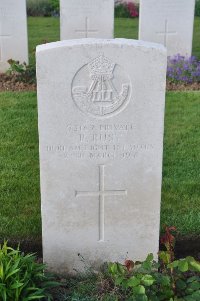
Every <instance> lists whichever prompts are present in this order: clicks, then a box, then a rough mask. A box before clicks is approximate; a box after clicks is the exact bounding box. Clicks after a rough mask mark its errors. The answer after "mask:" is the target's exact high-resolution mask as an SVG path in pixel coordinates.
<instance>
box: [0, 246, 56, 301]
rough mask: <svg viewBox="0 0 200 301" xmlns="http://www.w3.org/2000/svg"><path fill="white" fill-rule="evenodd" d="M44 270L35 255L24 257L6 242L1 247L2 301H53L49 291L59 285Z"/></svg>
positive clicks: (0, 291) (0, 293)
mask: <svg viewBox="0 0 200 301" xmlns="http://www.w3.org/2000/svg"><path fill="white" fill-rule="evenodd" d="M44 269H45V265H43V264H41V263H37V262H36V257H35V255H34V254H28V255H24V254H23V253H21V252H20V251H19V249H17V250H14V249H12V248H10V247H8V246H7V243H6V242H5V243H4V244H3V245H2V246H0V300H2V301H29V300H48V301H50V300H52V295H51V293H50V291H49V289H51V288H53V287H56V286H58V285H59V284H58V283H57V282H55V281H54V279H53V277H52V276H51V275H49V274H45V273H44Z"/></svg>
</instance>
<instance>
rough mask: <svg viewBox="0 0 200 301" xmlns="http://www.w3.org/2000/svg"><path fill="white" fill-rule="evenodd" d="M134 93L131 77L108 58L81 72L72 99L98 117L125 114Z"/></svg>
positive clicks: (75, 77)
mask: <svg viewBox="0 0 200 301" xmlns="http://www.w3.org/2000/svg"><path fill="white" fill-rule="evenodd" d="M130 94H131V84H130V80H129V77H128V76H127V75H126V74H125V72H124V71H123V69H122V68H121V67H120V66H119V65H117V64H114V63H112V62H111V61H110V60H109V59H108V58H107V57H105V56H104V55H100V56H99V57H97V58H96V59H94V60H93V61H91V62H90V63H88V64H86V65H84V66H83V67H82V68H81V69H79V70H78V72H77V73H76V74H75V76H74V79H73V81H72V97H73V100H74V102H75V103H76V105H77V107H78V108H79V109H80V110H81V111H82V112H84V113H87V114H90V115H92V116H95V117H106V116H112V115H113V113H119V112H121V111H122V110H123V109H124V108H125V106H126V105H127V103H128V101H129V99H130Z"/></svg>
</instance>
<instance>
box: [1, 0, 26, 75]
mask: <svg viewBox="0 0 200 301" xmlns="http://www.w3.org/2000/svg"><path fill="white" fill-rule="evenodd" d="M9 59H13V60H16V61H20V62H21V63H23V62H26V63H28V39H27V16H26V0H17V1H16V0H0V72H4V71H6V70H7V69H8V67H9V64H8V63H7V61H8V60H9Z"/></svg>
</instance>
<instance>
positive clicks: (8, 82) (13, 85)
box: [0, 73, 200, 92]
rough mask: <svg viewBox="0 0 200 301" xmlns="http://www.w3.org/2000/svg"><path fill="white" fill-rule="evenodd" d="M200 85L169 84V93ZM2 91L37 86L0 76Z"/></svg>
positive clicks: (17, 77)
mask: <svg viewBox="0 0 200 301" xmlns="http://www.w3.org/2000/svg"><path fill="white" fill-rule="evenodd" d="M198 90H200V83H193V84H175V83H171V82H167V91H198ZM2 91H17V92H20V91H36V84H29V83H25V82H21V81H19V75H17V74H16V75H8V74H5V73H1V74H0V92H2Z"/></svg>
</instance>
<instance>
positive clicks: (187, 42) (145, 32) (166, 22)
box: [139, 0, 195, 56]
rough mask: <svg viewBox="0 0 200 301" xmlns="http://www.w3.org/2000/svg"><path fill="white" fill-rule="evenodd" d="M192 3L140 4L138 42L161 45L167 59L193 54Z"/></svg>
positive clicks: (162, 0) (149, 0) (156, 0)
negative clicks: (164, 47) (166, 53)
mask: <svg viewBox="0 0 200 301" xmlns="http://www.w3.org/2000/svg"><path fill="white" fill-rule="evenodd" d="M194 6H195V0H141V1H140V19H139V23H140V24H139V39H140V40H144V41H150V42H155V43H161V44H163V45H164V46H166V47H167V51H168V55H169V56H174V55H176V54H178V53H179V54H181V55H184V56H186V55H187V56H190V55H191V52H192V40H193V24H194Z"/></svg>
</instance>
